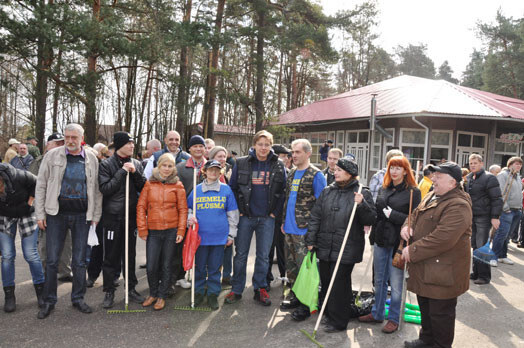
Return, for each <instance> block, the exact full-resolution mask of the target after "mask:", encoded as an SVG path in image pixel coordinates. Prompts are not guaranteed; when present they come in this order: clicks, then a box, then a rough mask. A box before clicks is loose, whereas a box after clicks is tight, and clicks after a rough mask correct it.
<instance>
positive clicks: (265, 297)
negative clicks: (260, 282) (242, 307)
mask: <svg viewBox="0 0 524 348" xmlns="http://www.w3.org/2000/svg"><path fill="white" fill-rule="evenodd" d="M253 299H254V300H255V301H258V302H260V303H261V304H262V305H264V306H270V305H271V300H270V299H269V294H268V293H267V291H266V289H264V288H261V289H256V290H255V296H253Z"/></svg>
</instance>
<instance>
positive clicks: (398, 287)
mask: <svg viewBox="0 0 524 348" xmlns="http://www.w3.org/2000/svg"><path fill="white" fill-rule="evenodd" d="M393 251H394V248H382V247H379V246H378V245H375V247H374V248H373V270H374V272H375V304H374V305H373V308H372V309H371V314H373V318H375V319H376V320H384V311H385V306H386V298H387V295H388V280H389V282H390V285H391V302H390V304H389V314H388V320H391V321H393V322H395V323H397V324H398V323H399V319H400V304H401V302H402V281H403V278H404V271H403V270H401V269H398V268H396V267H394V266H393V264H392V261H393Z"/></svg>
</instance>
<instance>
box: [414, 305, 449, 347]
mask: <svg viewBox="0 0 524 348" xmlns="http://www.w3.org/2000/svg"><path fill="white" fill-rule="evenodd" d="M417 301H418V305H419V307H420V315H421V319H422V329H421V330H420V333H419V338H420V339H421V340H422V341H424V342H425V343H426V344H429V345H432V347H441V348H451V345H452V344H453V338H454V336H455V309H456V307H457V298H456V297H455V298H452V299H449V300H436V299H432V298H427V297H423V296H418V295H417Z"/></svg>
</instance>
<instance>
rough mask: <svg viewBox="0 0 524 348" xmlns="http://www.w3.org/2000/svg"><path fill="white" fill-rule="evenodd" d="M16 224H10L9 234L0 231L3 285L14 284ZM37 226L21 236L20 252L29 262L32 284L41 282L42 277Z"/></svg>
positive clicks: (42, 280) (42, 270)
mask: <svg viewBox="0 0 524 348" xmlns="http://www.w3.org/2000/svg"><path fill="white" fill-rule="evenodd" d="M16 227H17V224H13V225H12V226H11V234H12V235H9V234H7V233H0V251H1V252H2V284H3V286H14V285H15V258H16V247H15V236H16ZM37 245H38V228H36V230H35V231H34V232H33V233H32V234H31V235H30V236H27V237H23V238H22V252H23V253H24V259H25V260H26V261H27V263H28V264H29V270H30V271H31V277H32V278H33V284H42V283H43V282H44V281H45V279H44V269H43V268H42V262H41V261H40V255H38V248H37Z"/></svg>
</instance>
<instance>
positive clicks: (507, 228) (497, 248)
mask: <svg viewBox="0 0 524 348" xmlns="http://www.w3.org/2000/svg"><path fill="white" fill-rule="evenodd" d="M521 215H522V212H521V211H520V210H511V211H509V212H502V214H500V226H499V228H498V230H497V232H495V237H494V238H493V252H494V253H495V254H496V255H497V258H499V259H503V258H506V257H508V241H509V234H510V232H511V231H512V230H513V229H514V228H516V227H517V226H518V223H519V222H520V216H521Z"/></svg>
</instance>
